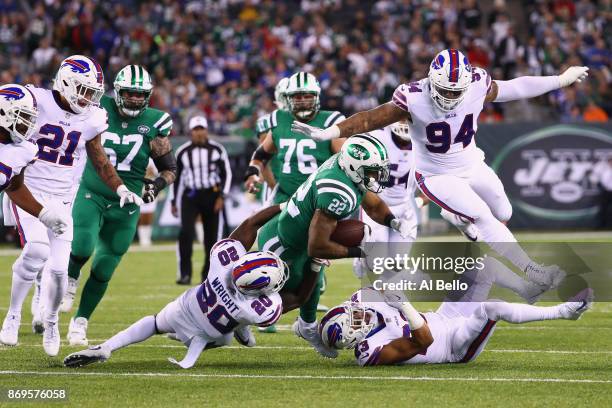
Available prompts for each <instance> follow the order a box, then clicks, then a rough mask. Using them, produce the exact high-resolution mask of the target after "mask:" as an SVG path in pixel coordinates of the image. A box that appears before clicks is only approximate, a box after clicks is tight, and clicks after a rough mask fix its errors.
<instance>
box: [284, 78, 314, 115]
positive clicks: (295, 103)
mask: <svg viewBox="0 0 612 408" xmlns="http://www.w3.org/2000/svg"><path fill="white" fill-rule="evenodd" d="M285 94H286V95H287V105H288V106H289V110H290V111H291V113H292V114H293V116H295V117H296V118H297V119H302V120H310V119H311V118H313V117H314V115H316V114H317V112H319V108H320V107H321V102H320V100H319V96H320V95H321V87H320V86H319V81H317V78H316V77H315V76H314V75H312V74H309V73H308V72H303V71H301V72H298V73H296V74H293V75H291V76H290V77H289V83H288V84H287V88H286V92H285ZM306 95H313V96H314V97H307V96H306Z"/></svg>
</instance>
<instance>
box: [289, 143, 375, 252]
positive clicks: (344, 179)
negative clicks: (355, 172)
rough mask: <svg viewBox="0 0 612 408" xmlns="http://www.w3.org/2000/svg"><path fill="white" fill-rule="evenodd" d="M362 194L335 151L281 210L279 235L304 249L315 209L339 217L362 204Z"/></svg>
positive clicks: (291, 244) (346, 214) (344, 216)
mask: <svg viewBox="0 0 612 408" xmlns="http://www.w3.org/2000/svg"><path fill="white" fill-rule="evenodd" d="M364 194H365V193H364V192H363V191H361V190H360V189H359V187H358V186H357V184H355V183H354V182H353V181H352V180H351V179H350V178H349V177H348V176H347V175H346V173H345V172H344V171H343V170H342V169H341V168H340V166H339V165H338V154H335V155H333V156H332V157H330V158H329V159H328V160H327V161H326V162H325V163H323V165H322V166H321V167H320V168H319V169H318V170H317V171H316V172H315V173H313V174H312V175H311V176H310V177H308V179H307V180H306V181H305V182H304V183H303V184H302V185H301V186H300V187H299V188H298V189H297V191H296V192H295V193H294V194H293V196H291V199H290V200H289V202H288V203H287V207H285V209H284V210H283V211H282V212H281V214H280V217H279V220H278V236H279V238H280V241H281V243H282V245H283V246H285V247H288V248H294V249H297V248H304V249H306V247H307V246H308V228H309V227H310V221H311V220H312V217H313V216H314V213H315V210H317V209H320V210H322V211H324V212H325V213H326V214H328V215H330V216H331V217H334V218H336V219H338V220H341V219H343V218H346V217H348V216H349V215H351V213H353V211H355V210H356V209H357V208H358V207H359V206H360V205H361V201H362V200H363V196H364Z"/></svg>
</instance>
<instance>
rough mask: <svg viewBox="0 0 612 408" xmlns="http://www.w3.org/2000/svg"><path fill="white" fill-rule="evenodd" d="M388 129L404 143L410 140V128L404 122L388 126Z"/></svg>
mask: <svg viewBox="0 0 612 408" xmlns="http://www.w3.org/2000/svg"><path fill="white" fill-rule="evenodd" d="M389 127H390V128H391V132H392V133H393V134H394V135H396V136H397V137H399V138H400V139H402V140H404V141H406V142H409V141H410V140H412V139H411V138H410V127H409V126H408V123H407V122H406V121H405V120H400V121H399V122H395V123H392V124H391V125H389Z"/></svg>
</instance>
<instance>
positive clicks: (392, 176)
mask: <svg viewBox="0 0 612 408" xmlns="http://www.w3.org/2000/svg"><path fill="white" fill-rule="evenodd" d="M370 134H371V135H372V136H374V137H375V138H377V139H378V140H380V141H381V142H382V144H384V145H385V147H386V148H387V154H388V155H389V181H388V182H387V183H386V184H385V188H384V189H383V190H382V191H381V192H380V194H378V196H379V197H380V198H381V199H382V200H383V201H384V202H385V203H387V205H389V206H395V205H400V204H402V203H404V202H406V196H407V194H414V190H415V186H414V184H413V183H410V179H411V177H410V172H411V171H412V167H413V164H414V160H413V154H412V144H409V145H407V146H402V147H400V146H399V145H398V144H397V142H396V141H395V139H394V137H393V135H392V133H391V129H390V127H389V126H387V127H385V128H383V129H379V130H375V131H372V132H370Z"/></svg>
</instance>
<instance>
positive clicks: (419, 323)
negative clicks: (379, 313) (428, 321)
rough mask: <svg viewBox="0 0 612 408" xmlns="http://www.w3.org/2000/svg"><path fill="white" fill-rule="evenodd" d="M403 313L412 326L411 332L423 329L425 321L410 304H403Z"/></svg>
mask: <svg viewBox="0 0 612 408" xmlns="http://www.w3.org/2000/svg"><path fill="white" fill-rule="evenodd" d="M402 313H403V314H404V317H405V318H406V320H407V321H408V324H409V325H410V330H417V329H420V328H421V327H423V325H424V324H425V319H423V316H421V314H420V313H419V312H417V310H416V309H415V308H414V306H412V304H411V303H410V302H402Z"/></svg>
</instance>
